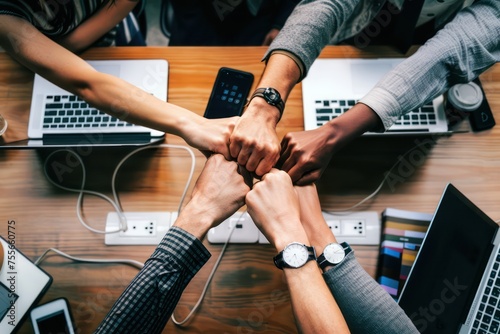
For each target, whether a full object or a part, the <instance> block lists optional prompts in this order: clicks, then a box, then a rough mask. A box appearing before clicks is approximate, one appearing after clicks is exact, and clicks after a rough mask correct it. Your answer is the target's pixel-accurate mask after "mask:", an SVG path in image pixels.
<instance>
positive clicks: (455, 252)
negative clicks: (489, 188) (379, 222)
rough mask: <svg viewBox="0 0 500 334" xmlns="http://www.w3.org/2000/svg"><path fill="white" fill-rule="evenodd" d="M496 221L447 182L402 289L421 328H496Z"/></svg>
mask: <svg viewBox="0 0 500 334" xmlns="http://www.w3.org/2000/svg"><path fill="white" fill-rule="evenodd" d="M497 231H498V225H497V224H496V223H495V222H494V221H493V220H491V219H490V218H488V216H486V215H485V214H484V213H483V212H482V211H481V210H480V209H478V208H477V207H476V206H475V205H474V204H473V203H472V202H471V201H470V200H468V199H467V198H466V197H465V196H464V195H463V194H462V193H460V192H459V191H458V190H457V189H456V188H455V187H454V186H453V185H451V184H448V185H447V187H446V189H445V191H444V193H443V196H442V198H441V201H440V203H439V205H438V208H437V210H436V212H435V214H434V217H433V219H432V221H431V224H430V226H429V230H428V232H427V235H426V237H425V239H424V241H423V243H422V247H421V249H420V251H419V253H418V255H417V258H416V260H415V263H414V265H413V267H412V270H411V271H410V274H409V276H408V279H407V281H406V284H405V286H404V288H403V291H402V292H401V296H400V299H399V305H400V306H401V307H402V308H403V310H404V311H405V312H406V314H407V315H408V316H409V317H410V318H411V320H412V321H413V323H414V324H415V326H416V327H417V329H418V330H419V331H420V332H422V333H498V332H499V330H500V305H499V300H500V275H499V273H500V270H499V269H500V268H499V262H500V255H499V238H500V236H499V235H498V233H497Z"/></svg>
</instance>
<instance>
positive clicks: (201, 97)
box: [0, 46, 500, 333]
mask: <svg viewBox="0 0 500 334" xmlns="http://www.w3.org/2000/svg"><path fill="white" fill-rule="evenodd" d="M265 50H266V49H265V48H259V47H253V48H189V47H186V48H174V47H150V48H103V49H93V50H90V51H88V52H86V53H85V54H84V55H83V56H84V58H86V59H109V58H117V59H132V58H164V59H167V60H168V61H169V66H170V74H169V90H168V100H169V101H170V102H172V103H175V104H178V105H180V106H183V107H185V108H188V109H190V110H192V111H194V112H196V113H198V114H202V113H203V111H204V108H205V106H206V102H207V100H208V97H209V94H210V91H211V87H212V84H213V81H214V79H215V75H216V73H217V70H218V69H219V68H220V67H221V66H229V67H234V68H238V69H241V70H246V71H249V72H252V73H253V74H254V75H255V78H256V82H258V80H259V77H260V74H261V73H262V71H263V68H264V64H263V63H262V62H260V59H261V57H262V56H263V54H264V52H265ZM376 56H400V55H399V54H397V53H394V52H392V51H391V50H390V49H386V48H376V49H367V50H364V51H360V50H357V49H355V48H352V47H333V46H332V47H327V48H326V49H325V50H324V51H323V53H322V54H321V57H376ZM481 79H482V83H483V85H484V89H485V91H486V96H487V98H488V100H489V102H490V105H491V108H492V110H493V113H494V114H495V116H496V117H497V120H500V65H496V66H494V67H493V68H491V69H490V70H488V71H487V72H486V73H485V74H483V75H482V76H481ZM32 81H33V74H32V73H31V72H29V71H28V70H26V69H24V68H23V67H21V66H20V65H18V64H17V63H15V62H13V61H12V60H11V59H10V58H9V57H8V56H6V55H5V54H0V114H2V115H4V116H5V117H7V119H8V121H9V123H10V126H11V127H10V128H9V131H14V130H15V129H17V131H19V130H22V129H23V126H26V125H25V122H26V120H27V116H28V111H29V106H30V95H31V89H32V88H31V87H32ZM23 124H24V125H23ZM302 129H303V116H302V99H301V85H300V84H299V85H297V86H296V88H295V89H294V90H293V92H292V94H291V95H290V98H289V100H288V102H287V106H286V111H285V116H284V117H283V119H282V121H281V122H280V124H279V127H278V133H279V136H280V137H281V136H283V135H284V134H285V133H286V132H288V131H299V130H302ZM8 134H9V133H7V134H6V135H8ZM419 140H420V141H422V140H424V138H422V137H421V138H413V137H409V138H398V139H397V138H380V137H377V138H373V137H370V138H366V137H363V138H360V139H359V140H357V141H355V142H353V143H352V144H350V145H349V146H348V147H346V148H345V149H343V150H342V151H341V152H339V153H338V154H337V155H336V156H335V157H334V158H333V160H332V162H331V164H330V166H329V168H328V169H327V171H326V172H325V175H324V176H323V178H322V179H321V181H320V182H319V185H318V187H319V190H320V195H321V201H322V205H323V208H324V209H325V210H330V209H342V208H346V207H349V206H351V205H353V204H355V203H357V202H358V201H360V200H361V199H363V198H364V197H366V196H367V195H369V194H370V193H372V191H373V190H375V188H376V187H377V186H378V184H379V183H380V182H381V180H382V178H383V176H384V174H385V173H386V172H387V171H388V170H389V168H390V167H391V165H392V164H393V163H394V162H395V161H396V160H397V159H398V157H399V156H401V155H402V154H404V153H405V152H407V151H408V150H409V149H410V150H411V149H412V148H413V150H420V152H418V151H414V152H415V157H416V156H420V157H421V158H422V159H421V160H420V161H416V160H415V161H414V163H413V164H411V166H410V167H411V168H409V169H408V168H407V169H406V170H403V169H400V170H399V171H398V169H396V170H395V172H394V173H399V176H403V177H402V178H400V179H399V181H398V182H393V183H392V184H391V186H387V185H386V186H385V187H383V188H382V190H381V192H380V193H379V194H378V195H377V196H375V198H374V199H373V200H371V201H369V202H368V203H367V204H366V205H364V206H362V207H360V208H358V209H359V210H375V211H378V212H379V213H380V212H382V210H383V209H385V208H386V207H394V208H398V209H405V210H413V211H421V212H433V211H434V209H435V208H436V205H437V203H438V200H439V198H440V196H441V193H442V191H443V189H444V187H445V185H446V184H447V183H448V182H452V183H453V184H454V185H455V186H457V187H458V188H459V189H460V190H461V191H462V192H464V193H465V194H466V195H467V196H468V197H469V198H470V199H471V200H472V201H473V202H475V203H476V204H477V205H478V206H479V207H480V208H481V209H483V210H484V211H485V212H486V214H488V215H489V216H490V217H492V218H493V219H494V220H498V219H500V205H499V202H498V201H499V199H500V126H496V127H494V128H493V129H492V130H489V131H485V132H482V133H472V132H467V133H456V134H453V135H452V136H448V137H435V138H433V137H430V138H429V137H428V138H426V140H430V142H431V143H432V145H431V146H429V145H426V146H425V147H428V148H426V149H422V147H423V146H416V145H418V143H419V142H418V141H419ZM166 142H167V143H171V144H182V143H183V141H182V140H181V139H180V138H178V137H175V136H172V135H167V137H166ZM128 152H130V150H129V149H96V148H93V149H92V151H91V152H90V153H89V154H87V155H86V156H85V157H84V161H85V164H86V167H87V170H88V180H87V185H86V188H87V189H92V190H96V191H102V192H105V193H107V194H110V179H111V175H112V170H113V168H114V166H115V164H116V163H117V161H118V160H119V159H121V158H122V157H123V156H124V155H125V154H127V153H128ZM46 156H47V152H46V151H34V150H2V151H0V170H1V174H0V191H1V192H0V194H1V197H0V198H1V200H0V217H1V222H2V223H1V224H0V234H2V235H3V236H6V235H7V222H8V221H9V220H15V221H16V227H17V230H16V244H17V246H18V248H19V249H20V250H21V251H22V252H24V254H26V255H27V256H29V257H30V258H31V259H36V258H38V256H40V255H41V254H42V252H43V251H45V250H46V249H47V248H49V247H56V248H58V249H60V250H62V251H65V252H67V253H69V254H71V255H74V256H81V257H94V258H109V259H111V258H131V259H135V260H138V261H141V262H143V261H145V260H146V259H147V258H148V256H149V255H150V254H151V252H152V251H153V249H154V248H155V247H154V246H106V245H105V244H104V237H103V236H102V235H99V234H95V233H92V232H90V231H88V230H86V229H85V228H83V227H82V226H81V225H80V224H79V223H78V221H77V218H76V213H75V206H76V199H77V195H76V194H74V193H69V192H66V191H63V190H59V189H56V188H55V187H54V186H52V185H50V184H49V183H48V181H47V180H46V179H45V177H44V174H43V163H44V160H45V158H46ZM196 156H197V162H196V174H198V173H199V172H200V171H201V169H202V167H203V164H204V158H203V156H202V155H201V154H200V153H198V152H197V153H196ZM59 159H60V160H62V161H63V162H64V157H61V158H59ZM189 164H190V159H189V157H188V155H187V154H186V153H184V152H180V151H174V150H170V149H152V150H146V151H144V152H142V153H140V154H138V155H137V156H135V157H134V158H132V159H131V160H130V161H129V162H128V163H127V164H126V165H125V166H124V168H123V170H122V171H121V173H120V175H119V177H118V190H119V194H120V199H121V203H122V205H123V207H124V209H125V210H126V211H175V210H176V209H177V205H178V201H179V198H180V196H181V193H182V189H183V186H184V183H185V180H186V175H187V171H188V166H189ZM403 174H404V175H403ZM80 178H81V170H80V169H79V168H78V167H76V166H75V165H73V168H72V169H71V170H70V171H68V173H66V174H65V175H64V179H63V182H64V183H65V185H68V186H73V187H78V186H79V184H80ZM109 211H112V208H111V207H110V206H109V205H108V204H107V203H105V202H104V201H102V200H100V199H97V198H95V197H92V196H86V197H85V201H84V215H85V218H86V220H87V222H88V223H89V224H90V225H92V226H93V227H95V228H98V229H103V228H104V224H105V219H106V215H107V213H108V212H109ZM204 243H205V245H206V246H207V248H208V249H209V250H210V251H211V253H212V258H211V259H210V261H209V262H208V263H207V264H206V265H205V266H204V268H202V270H201V271H200V272H199V273H198V275H196V277H195V278H194V279H193V281H192V282H191V283H190V285H189V286H188V287H187V289H186V290H185V292H184V295H183V297H182V299H181V301H180V303H179V306H178V308H177V310H176V315H177V318H184V316H185V315H186V314H187V313H188V312H189V310H190V309H191V308H192V306H193V305H194V303H195V302H196V300H197V298H198V296H199V294H200V292H201V289H202V286H203V284H204V283H205V281H206V279H207V276H208V274H209V272H210V270H211V268H212V266H213V264H214V262H215V259H216V258H217V256H218V255H219V253H220V251H221V248H222V246H221V245H210V244H209V243H208V242H207V241H205V242H204ZM354 249H355V251H356V256H357V258H358V260H359V261H360V263H361V264H362V265H363V267H364V268H365V269H366V270H367V271H368V272H369V273H370V274H371V275H372V276H373V275H374V274H375V270H376V264H377V252H378V247H377V246H355V247H354ZM274 253H275V251H274V250H273V249H272V248H271V247H270V246H269V245H230V246H229V247H228V249H227V253H226V254H225V255H224V258H223V260H222V263H221V265H220V268H219V269H218V271H217V273H216V275H215V277H214V279H213V281H212V284H211V286H210V288H209V290H208V293H207V295H206V297H205V300H204V301H203V304H202V306H201V308H200V309H199V311H198V312H197V314H196V316H195V317H194V319H193V320H192V321H191V322H190V323H189V326H188V327H187V328H186V329H181V328H178V327H176V326H175V325H173V324H172V323H171V322H169V324H168V325H167V327H166V329H165V332H168V333H201V332H203V333H208V332H212V333H252V332H267V333H270V332H273V333H276V332H280V333H293V332H295V326H294V320H293V316H292V312H291V308H290V303H289V297H288V293H287V288H286V285H285V284H284V281H283V277H282V274H281V272H280V271H279V270H277V269H276V268H275V267H274V265H273V263H272V261H271V258H272V256H273V255H274ZM42 268H43V269H45V270H46V271H47V272H48V273H50V275H52V277H53V278H54V282H53V284H52V286H51V287H50V289H49V291H48V292H47V294H46V295H45V296H44V298H43V299H42V301H43V302H45V301H48V300H51V299H53V298H56V297H61V296H65V297H67V298H68V299H69V300H70V302H71V307H72V310H73V315H74V317H75V322H76V327H77V328H78V330H79V332H80V333H90V332H92V330H93V329H94V328H96V326H97V325H98V324H99V322H100V321H101V320H102V319H103V317H104V316H105V314H106V313H107V311H108V310H109V309H110V307H111V306H112V304H113V303H114V301H115V300H116V299H117V297H118V296H119V295H120V293H121V292H122V291H123V290H124V288H125V287H126V286H127V284H128V283H129V282H130V281H131V279H132V278H133V277H134V275H135V274H136V273H137V269H135V268H132V267H129V266H126V265H118V264H109V265H106V264H80V263H73V262H70V261H68V260H66V259H62V258H60V257H56V256H53V257H50V258H48V259H47V260H45V261H44V262H43V263H42ZM20 332H21V333H30V332H31V328H30V324H29V322H25V323H24V325H23V326H22V328H21V331H20Z"/></svg>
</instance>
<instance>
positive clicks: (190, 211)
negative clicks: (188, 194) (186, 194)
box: [174, 202, 215, 241]
mask: <svg viewBox="0 0 500 334" xmlns="http://www.w3.org/2000/svg"><path fill="white" fill-rule="evenodd" d="M214 223H215V222H214V219H213V218H211V217H210V215H207V214H206V212H205V210H202V209H201V207H200V206H197V205H191V202H190V203H188V204H187V205H186V207H184V208H183V209H182V211H181V213H180V214H179V217H178V218H177V220H176V221H175V224H174V226H177V227H180V228H182V229H183V230H184V231H186V232H188V233H190V234H192V235H193V236H195V237H196V238H198V239H199V240H200V241H202V240H203V238H205V235H206V234H207V232H208V230H209V229H210V228H212V226H213V225H214Z"/></svg>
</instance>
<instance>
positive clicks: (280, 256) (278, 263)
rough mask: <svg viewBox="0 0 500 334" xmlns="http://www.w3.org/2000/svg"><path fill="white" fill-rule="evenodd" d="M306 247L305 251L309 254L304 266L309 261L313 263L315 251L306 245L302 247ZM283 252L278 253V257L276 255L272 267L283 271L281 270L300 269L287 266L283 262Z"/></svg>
mask: <svg viewBox="0 0 500 334" xmlns="http://www.w3.org/2000/svg"><path fill="white" fill-rule="evenodd" d="M304 246H306V249H307V252H308V253H309V254H308V257H307V260H306V262H305V263H304V264H306V263H307V262H309V261H313V260H316V250H315V249H314V247H313V246H307V245H304ZM283 252H284V250H282V251H281V252H279V253H278V255H276V256H275V257H274V258H273V260H274V265H275V266H276V267H277V268H278V269H283V268H294V269H297V268H300V267H292V266H289V265H288V264H287V263H286V262H285V260H283Z"/></svg>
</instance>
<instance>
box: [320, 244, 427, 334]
mask: <svg viewBox="0 0 500 334" xmlns="http://www.w3.org/2000/svg"><path fill="white" fill-rule="evenodd" d="M323 277H324V278H325V281H326V284H327V285H328V287H329V288H330V290H331V291H332V294H333V296H334V297H335V300H336V301H337V304H338V305H339V307H340V309H341V311H342V314H343V315H344V318H345V320H346V322H347V325H348V326H349V329H350V330H351V332H352V333H370V334H377V333H380V334H388V333H397V334H401V333H418V331H417V329H416V328H415V326H414V325H413V323H412V322H411V320H410V319H409V318H408V317H407V316H406V314H405V313H404V311H403V310H402V309H401V308H400V307H399V306H398V304H397V303H396V302H395V301H394V299H392V297H391V296H390V295H389V294H388V293H387V292H386V291H385V290H384V289H382V287H381V286H380V285H379V284H378V283H377V282H376V281H375V280H374V279H373V278H372V277H371V276H370V275H368V273H367V272H366V271H365V270H364V269H363V268H362V267H361V265H360V264H359V263H358V261H357V260H356V258H355V257H354V254H353V253H350V254H348V255H347V257H346V259H345V260H344V261H343V262H342V263H341V264H339V265H338V266H336V267H334V268H333V269H330V270H328V271H327V272H325V273H324V274H323Z"/></svg>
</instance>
